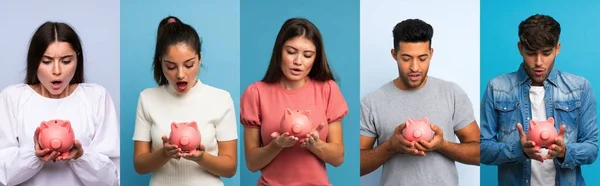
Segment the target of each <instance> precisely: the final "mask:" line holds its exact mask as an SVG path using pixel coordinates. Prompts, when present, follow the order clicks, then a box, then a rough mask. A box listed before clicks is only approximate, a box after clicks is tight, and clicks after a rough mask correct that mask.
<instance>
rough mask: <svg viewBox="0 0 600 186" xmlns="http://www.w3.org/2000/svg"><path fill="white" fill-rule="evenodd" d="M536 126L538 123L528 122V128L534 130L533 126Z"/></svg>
mask: <svg viewBox="0 0 600 186" xmlns="http://www.w3.org/2000/svg"><path fill="white" fill-rule="evenodd" d="M536 125H538V123H537V122H536V121H533V120H531V121H529V128H535V126H536Z"/></svg>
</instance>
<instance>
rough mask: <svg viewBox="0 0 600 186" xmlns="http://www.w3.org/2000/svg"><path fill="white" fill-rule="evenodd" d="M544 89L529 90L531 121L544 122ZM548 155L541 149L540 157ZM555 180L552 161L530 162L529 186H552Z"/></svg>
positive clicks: (532, 88) (533, 87)
mask: <svg viewBox="0 0 600 186" xmlns="http://www.w3.org/2000/svg"><path fill="white" fill-rule="evenodd" d="M544 91H545V90H544V87H542V86H531V89H529V99H530V100H531V119H532V120H534V121H544V120H547V119H548V118H546V107H545V104H544ZM546 154H548V150H547V149H546V148H542V156H545V155H546ZM555 178H556V169H554V160H551V159H550V160H544V162H543V163H541V162H539V161H537V160H531V185H532V186H538V185H539V186H548V185H554V179H555Z"/></svg>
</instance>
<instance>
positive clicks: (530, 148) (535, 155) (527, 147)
mask: <svg viewBox="0 0 600 186" xmlns="http://www.w3.org/2000/svg"><path fill="white" fill-rule="evenodd" d="M517 128H518V129H519V136H520V137H521V148H522V149H523V153H525V155H526V156H527V157H528V158H529V159H534V160H538V161H540V162H544V157H543V156H542V154H541V150H540V149H539V148H536V147H535V142H533V141H528V140H527V135H525V132H523V125H521V124H520V123H517Z"/></svg>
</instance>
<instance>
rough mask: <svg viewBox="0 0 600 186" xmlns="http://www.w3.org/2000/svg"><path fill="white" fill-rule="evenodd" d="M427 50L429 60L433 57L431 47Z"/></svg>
mask: <svg viewBox="0 0 600 186" xmlns="http://www.w3.org/2000/svg"><path fill="white" fill-rule="evenodd" d="M429 52H430V54H429V60H431V59H432V58H433V48H430V49H429Z"/></svg>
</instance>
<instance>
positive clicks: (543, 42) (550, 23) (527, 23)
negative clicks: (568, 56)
mask: <svg viewBox="0 0 600 186" xmlns="http://www.w3.org/2000/svg"><path fill="white" fill-rule="evenodd" d="M559 37H560V24H559V23H558V22H557V21H556V20H554V18H552V17H550V16H548V15H541V14H535V15H533V16H530V17H529V18H527V19H525V20H524V21H521V24H519V43H521V46H523V47H524V48H525V49H526V50H530V51H536V50H539V49H542V48H545V47H554V46H556V45H557V44H558V39H559Z"/></svg>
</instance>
